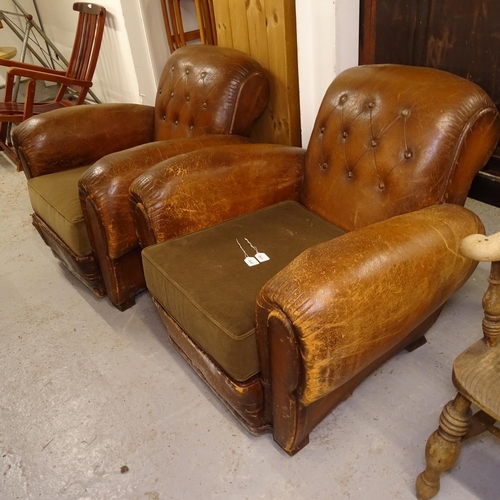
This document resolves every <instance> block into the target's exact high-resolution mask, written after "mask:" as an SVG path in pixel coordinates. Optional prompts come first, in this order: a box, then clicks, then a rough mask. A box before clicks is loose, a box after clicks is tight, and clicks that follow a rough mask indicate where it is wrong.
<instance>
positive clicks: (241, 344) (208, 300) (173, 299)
mask: <svg viewBox="0 0 500 500" xmlns="http://www.w3.org/2000/svg"><path fill="white" fill-rule="evenodd" d="M343 233H344V231H342V230H341V229H339V228H338V227H336V226H334V225H332V224H330V223H329V222H327V221H325V220H324V219H322V218H321V217H318V216H317V215H315V214H313V213H312V212H310V211H309V210H307V209H306V208H304V207H303V206H302V205H300V204H298V203H296V202H283V203H279V204H277V205H274V206H271V207H268V208H264V209H262V210H259V211H257V212H254V213H251V214H248V215H244V216H241V217H238V218H236V219H232V220H230V221H227V222H224V223H222V224H219V225H217V226H214V227H211V228H208V229H205V230H202V231H199V232H196V233H193V234H190V235H187V236H183V237H181V238H177V239H173V240H170V241H167V242H165V243H160V244H158V245H153V246H150V247H148V248H146V249H145V250H143V252H142V255H143V263H144V273H145V276H146V283H147V286H148V289H149V291H150V293H151V294H152V295H153V296H154V297H155V298H156V300H157V301H158V302H159V303H160V304H161V305H162V307H163V308H164V309H165V310H166V311H167V312H168V313H169V314H170V316H172V317H173V318H174V319H175V321H177V323H178V324H179V325H180V326H181V327H182V329H183V330H184V331H185V332H186V333H187V335H189V336H190V338H191V339H192V340H194V341H195V342H196V343H197V344H198V345H199V346H201V348H202V349H203V350H204V351H205V352H206V353H208V354H209V355H210V356H211V357H212V358H213V359H214V360H215V361H216V362H217V363H218V364H219V365H220V366H221V367H222V368H223V369H224V370H225V371H226V372H227V373H228V374H229V375H230V376H231V377H232V378H233V379H235V380H237V381H244V380H247V379H249V378H250V377H252V376H253V375H255V374H256V373H258V372H259V363H258V358H257V347H256V342H255V299H256V297H257V294H258V292H259V290H260V289H261V288H262V286H263V285H264V284H265V283H266V282H267V281H268V280H269V279H270V278H271V277H272V276H274V275H275V274H276V273H277V272H278V271H280V270H281V269H283V267H285V266H286V265H287V264H288V263H289V262H290V261H292V260H293V259H294V258H295V257H296V256H297V255H299V254H300V253H301V252H303V251H304V250H306V249H307V248H309V247H311V246H313V245H316V244H318V243H321V242H324V241H327V240H330V239H332V238H335V237H336V236H339V235H340V234H343ZM245 238H247V239H248V240H249V241H250V242H251V243H252V244H253V245H254V246H256V247H257V248H258V250H259V252H263V253H265V254H267V255H268V256H269V257H270V260H268V261H266V262H262V263H260V264H258V265H255V266H253V267H249V266H247V265H246V264H245V262H244V258H245V255H244V254H243V252H242V250H241V249H240V247H239V246H238V243H237V242H236V239H238V240H239V242H240V243H241V245H242V246H243V248H244V249H245V251H246V253H247V254H248V255H249V256H254V255H255V250H253V249H252V247H251V246H250V245H249V244H248V243H247V242H246V241H245Z"/></svg>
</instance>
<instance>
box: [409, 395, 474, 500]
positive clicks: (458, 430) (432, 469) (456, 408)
mask: <svg viewBox="0 0 500 500" xmlns="http://www.w3.org/2000/svg"><path fill="white" fill-rule="evenodd" d="M470 406H471V403H470V401H469V400H467V399H466V398H464V397H463V396H462V395H461V394H460V393H459V394H457V396H456V397H455V399H454V400H453V401H450V402H449V403H448V404H447V405H446V406H445V407H444V408H443V411H442V413H441V416H440V418H439V428H438V429H437V430H436V431H435V432H434V433H432V434H431V436H430V437H429V439H428V441H427V446H426V447H425V460H426V462H427V467H426V469H425V471H424V472H422V473H421V474H420V475H419V476H418V478H417V484H416V488H417V498H418V500H428V499H429V498H432V497H433V496H435V495H436V494H437V493H438V491H439V487H440V481H439V478H440V476H441V474H442V473H443V472H446V471H447V470H449V469H451V467H453V465H454V464H455V462H456V461H457V459H458V456H459V455H460V448H461V439H462V437H463V436H465V434H467V432H468V430H469V427H470V425H471V422H472V411H471V408H470Z"/></svg>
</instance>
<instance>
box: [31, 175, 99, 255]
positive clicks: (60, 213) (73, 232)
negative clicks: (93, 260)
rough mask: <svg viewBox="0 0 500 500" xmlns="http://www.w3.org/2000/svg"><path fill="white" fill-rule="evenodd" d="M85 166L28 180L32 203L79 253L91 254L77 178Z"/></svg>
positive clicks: (50, 225) (67, 243) (60, 236)
mask: <svg viewBox="0 0 500 500" xmlns="http://www.w3.org/2000/svg"><path fill="white" fill-rule="evenodd" d="M87 168H88V166H85V167H80V168H74V169H72V170H66V171H64V172H56V173H54V174H47V175H41V176H39V177H33V178H32V179H29V180H28V192H29V196H30V201H31V206H32V207H33V210H34V212H35V214H36V215H38V217H40V218H41V219H42V220H43V221H44V222H45V223H46V224H47V225H48V226H49V227H50V228H51V229H52V230H53V231H54V232H55V233H56V234H57V235H58V236H59V238H60V239H61V240H62V241H64V243H66V245H68V247H69V248H70V249H71V250H72V251H73V252H74V253H75V254H76V255H78V256H80V257H83V256H85V255H89V254H91V253H92V248H91V246H90V241H89V237H88V233H87V228H86V227H85V221H84V219H83V212H82V207H81V205H80V198H79V196H78V180H79V179H80V177H81V176H82V174H83V173H84V172H85V170H87Z"/></svg>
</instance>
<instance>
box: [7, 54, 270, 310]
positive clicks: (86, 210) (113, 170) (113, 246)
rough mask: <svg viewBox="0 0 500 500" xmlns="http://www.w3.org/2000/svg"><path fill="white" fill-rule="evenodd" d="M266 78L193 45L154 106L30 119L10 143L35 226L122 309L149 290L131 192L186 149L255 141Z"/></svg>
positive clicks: (173, 65) (178, 57)
mask: <svg viewBox="0 0 500 500" xmlns="http://www.w3.org/2000/svg"><path fill="white" fill-rule="evenodd" d="M268 92H269V83H268V77H267V75H266V74H265V73H264V71H263V69H262V67H261V66H260V65H259V64H258V63H257V62H256V61H255V60H254V59H252V58H251V57H249V56H247V55H246V54H243V53H242V52H240V51H237V50H235V49H228V48H222V47H215V46H209V45H195V46H189V47H183V48H181V49H179V50H177V51H176V52H175V53H174V54H173V55H172V56H171V57H170V58H169V60H168V62H167V64H166V66H165V69H164V71H163V74H162V76H161V79H160V83H159V86H158V94H157V97H156V103H155V106H154V107H153V106H146V105H139V104H98V105H91V106H78V107H74V108H66V109H61V110H56V111H53V112H51V113H46V114H44V115H40V116H36V117H32V118H31V119H29V120H27V121H25V122H23V123H22V124H21V125H19V126H18V127H17V128H16V129H15V131H14V135H13V140H14V144H15V147H16V150H17V154H18V156H19V159H20V161H21V164H22V166H23V168H24V171H25V173H26V176H27V177H28V179H29V180H28V190H29V195H30V200H31V203H32V206H33V210H34V214H33V224H34V226H35V227H36V228H37V230H38V231H39V233H40V235H41V236H42V238H43V239H44V241H45V242H46V243H47V245H49V246H50V248H51V249H52V250H53V252H54V253H55V255H56V256H57V257H58V258H59V259H60V260H61V261H62V262H63V263H64V264H65V265H66V266H67V268H68V269H69V270H70V271H71V272H72V273H73V274H74V275H75V276H76V277H77V278H79V279H80V280H81V281H82V282H83V283H85V284H86V285H87V286H88V287H89V288H90V289H91V290H93V292H94V293H95V295H96V296H98V297H101V296H103V295H105V294H106V293H107V295H108V296H109V299H110V301H111V302H112V303H113V304H114V305H115V306H116V307H117V308H118V309H120V310H124V309H126V308H128V307H130V306H131V305H133V304H134V296H135V295H136V294H137V293H138V292H140V291H141V290H144V288H145V283H144V275H143V272H142V263H141V256H140V250H141V249H140V246H139V242H138V240H137V237H136V232H135V229H134V225H133V221H132V217H131V214H130V207H129V202H128V188H129V185H130V183H131V182H132V180H133V179H134V178H135V177H137V176H138V175H139V174H140V173H142V172H144V171H145V170H147V169H148V168H149V167H151V166H152V165H155V164H156V163H158V162H160V161H162V160H165V159H166V158H170V157H172V156H175V155H177V154H180V153H184V152H186V151H191V150H194V149H199V148H203V147H207V146H210V145H211V146H216V145H223V144H236V143H241V142H248V139H247V138H246V136H248V135H249V134H250V131H251V127H252V124H253V122H254V120H255V119H256V118H257V117H258V116H259V115H260V113H261V112H262V111H263V109H264V107H265V105H266V103H267V97H268Z"/></svg>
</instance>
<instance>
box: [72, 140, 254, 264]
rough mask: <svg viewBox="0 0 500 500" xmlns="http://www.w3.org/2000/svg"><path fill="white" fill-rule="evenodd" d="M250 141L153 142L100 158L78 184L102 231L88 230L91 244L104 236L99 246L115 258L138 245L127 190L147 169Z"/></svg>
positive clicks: (83, 200) (83, 205) (83, 202)
mask: <svg viewBox="0 0 500 500" xmlns="http://www.w3.org/2000/svg"><path fill="white" fill-rule="evenodd" d="M249 141H250V140H249V139H248V138H246V137H240V136H235V135H215V134H211V135H204V136H198V137H190V138H185V139H173V140H168V141H155V142H151V143H148V144H142V145H140V146H136V147H134V148H131V149H127V150H125V151H119V152H116V153H113V154H110V155H107V156H105V157H103V158H101V159H100V160H98V161H97V162H96V163H95V164H94V165H93V166H92V167H90V168H89V169H88V170H86V171H85V173H84V174H83V175H82V177H81V178H80V180H79V183H78V184H79V192H80V201H81V203H82V209H83V211H84V213H86V214H87V212H88V210H87V209H88V206H87V204H92V206H93V210H92V212H93V214H94V217H95V218H99V221H98V225H99V226H100V227H101V229H100V230H99V231H95V232H94V231H91V241H92V242H93V243H96V244H97V242H96V241H95V240H93V238H94V239H95V238H98V237H100V236H99V235H105V236H106V241H104V242H102V244H103V245H104V248H106V249H107V253H108V255H109V256H110V257H111V258H114V259H116V258H119V257H121V256H122V255H123V254H125V253H126V252H128V251H130V250H132V249H133V248H135V247H137V246H138V245H139V241H138V240H137V236H136V232H135V228H134V221H133V219H132V214H131V212H130V202H129V188H130V185H131V183H132V181H133V180H134V179H135V178H136V177H138V176H139V175H140V174H142V173H143V172H145V171H146V170H147V169H149V168H150V167H152V166H154V165H156V164H157V163H159V162H162V161H163V160H166V159H167V158H171V157H174V156H176V155H179V154H182V153H186V152H188V151H193V150H197V149H201V148H206V147H209V146H212V147H215V146H217V147H221V146H224V145H227V144H245V143H248V142H249ZM86 219H88V217H86ZM94 233H95V234H94Z"/></svg>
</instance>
